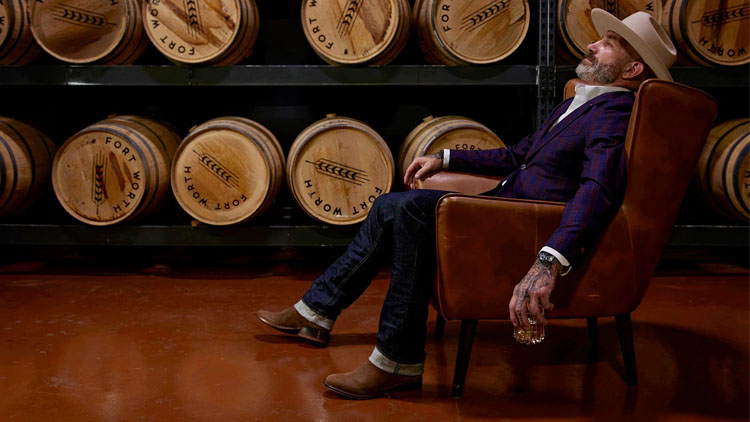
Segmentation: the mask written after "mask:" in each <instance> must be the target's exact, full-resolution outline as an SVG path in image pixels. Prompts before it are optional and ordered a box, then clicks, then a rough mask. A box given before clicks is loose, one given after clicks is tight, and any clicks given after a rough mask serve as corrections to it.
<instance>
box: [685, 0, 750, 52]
mask: <svg viewBox="0 0 750 422" xmlns="http://www.w3.org/2000/svg"><path fill="white" fill-rule="evenodd" d="M675 3H677V4H676V5H675V6H673V9H672V13H677V10H679V27H680V30H681V32H682V33H681V34H680V35H681V36H682V37H686V38H688V39H689V42H688V43H687V44H684V43H683V44H680V46H681V47H683V48H686V49H689V50H690V51H689V52H690V53H692V54H694V55H697V56H698V58H700V59H704V60H707V61H708V62H709V63H713V64H718V65H722V66H738V65H743V64H747V63H750V37H748V33H749V32H750V4H748V1H747V0H723V1H685V0H683V1H675ZM673 19H674V17H673ZM707 40H708V41H707Z"/></svg>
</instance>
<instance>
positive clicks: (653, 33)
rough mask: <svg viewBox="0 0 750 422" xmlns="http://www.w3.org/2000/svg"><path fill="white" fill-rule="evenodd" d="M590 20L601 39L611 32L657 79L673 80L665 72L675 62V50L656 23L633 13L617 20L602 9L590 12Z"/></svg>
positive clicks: (649, 16) (646, 14)
mask: <svg viewBox="0 0 750 422" xmlns="http://www.w3.org/2000/svg"><path fill="white" fill-rule="evenodd" d="M591 19H592V20H593V21H594V27H595V28H596V31H597V32H598V33H599V35H600V36H604V34H605V33H607V31H613V32H615V33H617V34H618V35H620V36H621V37H623V38H624V39H625V41H627V42H628V43H630V45H631V46H632V47H633V48H634V49H635V51H637V52H638V54H640V55H641V57H642V58H643V61H644V62H646V64H647V65H648V67H650V68H651V70H653V71H654V73H655V74H656V77H657V78H659V79H665V80H668V81H671V80H672V75H670V74H669V70H667V69H668V68H669V67H670V66H672V65H673V64H674V62H675V60H677V50H676V49H675V47H674V44H673V43H672V40H670V39H669V35H667V33H666V31H664V28H662V27H661V25H659V22H657V21H656V19H654V18H653V16H651V15H649V14H648V13H646V12H635V13H633V14H632V15H630V16H628V17H626V18H625V19H623V20H619V19H617V18H616V17H614V16H613V15H611V14H609V13H607V12H606V11H604V10H602V9H592V10H591Z"/></svg>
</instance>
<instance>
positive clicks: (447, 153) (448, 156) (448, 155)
mask: <svg viewBox="0 0 750 422" xmlns="http://www.w3.org/2000/svg"><path fill="white" fill-rule="evenodd" d="M450 160H451V150H449V149H444V150H443V170H445V169H447V168H448V162H449V161H450Z"/></svg>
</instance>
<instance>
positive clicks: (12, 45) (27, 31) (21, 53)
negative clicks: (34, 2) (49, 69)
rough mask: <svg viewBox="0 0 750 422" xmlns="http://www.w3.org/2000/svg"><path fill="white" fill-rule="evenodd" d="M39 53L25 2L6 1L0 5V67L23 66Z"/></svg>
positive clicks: (39, 48) (16, 0) (18, 0)
mask: <svg viewBox="0 0 750 422" xmlns="http://www.w3.org/2000/svg"><path fill="white" fill-rule="evenodd" d="M41 52H42V49H41V47H39V45H38V44H37V43H36V41H35V40H34V36H33V35H32V34H31V26H30V23H29V19H28V7H27V5H26V2H25V1H23V0H6V2H5V3H4V4H2V5H0V65H16V66H21V65H25V64H28V63H30V62H32V61H33V60H34V59H36V58H37V57H38V56H39V54H41Z"/></svg>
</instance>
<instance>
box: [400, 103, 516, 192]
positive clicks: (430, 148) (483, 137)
mask: <svg viewBox="0 0 750 422" xmlns="http://www.w3.org/2000/svg"><path fill="white" fill-rule="evenodd" d="M493 148H505V144H504V143H503V141H502V140H501V139H500V138H499V137H498V136H497V135H496V134H495V133H494V132H493V131H492V130H490V129H489V128H487V127H486V126H485V125H483V124H481V123H479V122H477V121H475V120H472V119H469V118H466V117H461V116H443V117H432V116H428V117H426V118H424V120H423V121H422V123H420V124H419V125H418V126H417V127H415V128H414V129H413V130H412V131H411V132H410V133H409V135H407V136H406V139H405V140H404V142H403V143H402V144H401V148H400V150H399V154H398V164H399V172H400V174H401V178H402V179H403V176H404V173H405V172H406V169H407V168H408V167H409V164H411V162H412V161H414V159H415V158H417V157H421V156H424V155H429V154H434V153H436V152H438V151H440V150H442V149H460V150H482V149H493Z"/></svg>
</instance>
